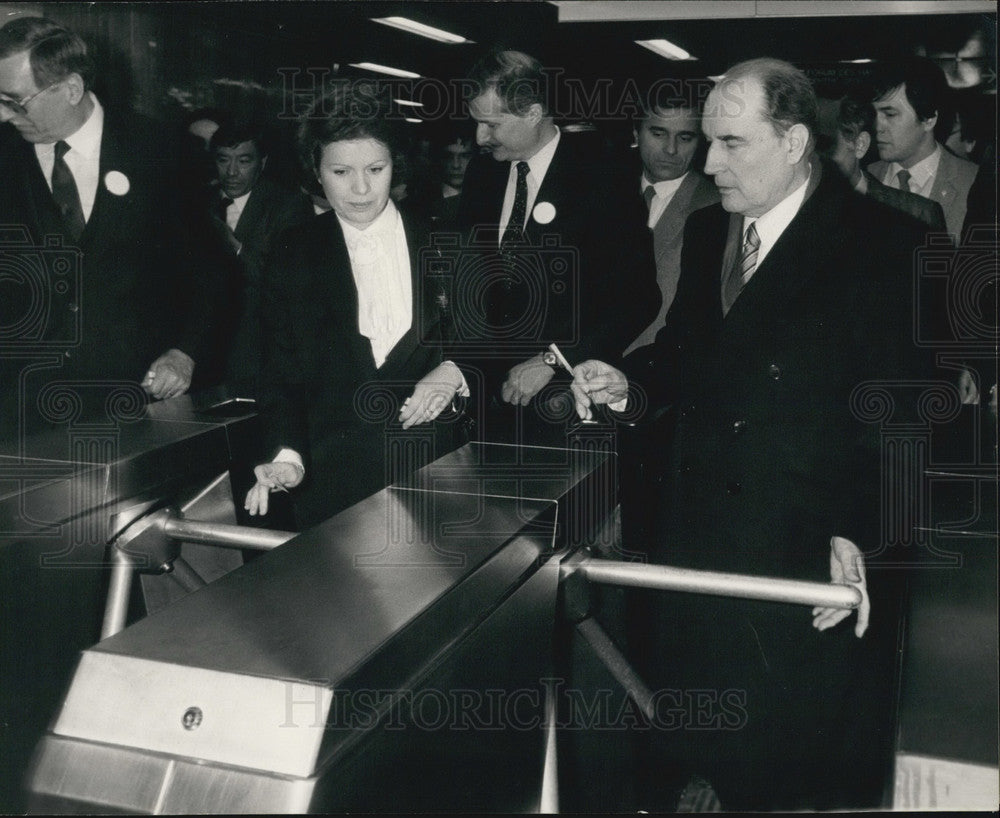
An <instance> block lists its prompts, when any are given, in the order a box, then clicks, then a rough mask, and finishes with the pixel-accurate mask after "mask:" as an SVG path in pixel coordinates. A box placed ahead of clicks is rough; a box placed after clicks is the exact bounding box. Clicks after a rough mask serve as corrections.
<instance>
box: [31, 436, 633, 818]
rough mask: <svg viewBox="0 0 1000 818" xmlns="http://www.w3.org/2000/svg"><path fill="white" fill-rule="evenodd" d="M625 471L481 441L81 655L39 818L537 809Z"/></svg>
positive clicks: (602, 462) (37, 776) (40, 777)
mask: <svg viewBox="0 0 1000 818" xmlns="http://www.w3.org/2000/svg"><path fill="white" fill-rule="evenodd" d="M611 476H612V472H611V460H610V457H609V455H607V454H605V453H604V452H602V451H599V450H596V449H593V448H589V447H587V446H582V447H581V448H565V449H557V448H545V447H516V446H504V445H490V444H470V445H468V446H466V447H464V448H463V449H460V450H458V451H456V452H454V453H452V454H451V455H448V456H446V457H444V458H442V459H440V460H438V461H436V462H435V463H434V464H431V466H428V467H427V468H425V469H423V470H421V471H420V472H418V473H417V474H416V475H414V477H413V478H412V479H411V480H409V481H408V482H407V483H406V484H405V485H397V486H394V487H391V488H388V489H385V490H383V491H381V492H379V493H377V494H375V495H373V496H372V497H370V498H368V499H367V500H365V501H363V502H362V503H359V504H357V505H355V506H353V507H352V508H350V509H347V510H346V511H344V512H342V513H341V514H339V515H337V516H336V517H334V518H333V519H331V520H329V521H327V522H326V523H324V524H323V525H321V526H318V527H317V528H315V529H313V530H312V531H310V532H307V533H305V534H303V535H301V536H299V537H297V538H295V539H294V540H292V541H290V542H288V543H287V544H286V545H284V546H282V547H281V548H278V549H276V550H274V551H271V552H269V553H267V554H265V555H263V556H261V557H260V558H258V559H257V560H254V561H253V562H251V563H249V564H247V565H245V566H244V567H243V568H241V569H238V570H237V571H234V572H233V573H231V574H229V575H227V576H225V577H223V578H221V579H220V580H218V581H216V582H214V583H212V584H211V585H209V586H207V587H205V588H203V589H201V590H199V591H196V592H195V593H192V594H190V595H189V596H187V597H185V598H184V599H182V600H180V601H179V602H177V603H175V604H174V605H171V606H169V607H167V608H165V609H163V610H162V611H159V612H157V613H155V614H153V615H151V616H149V617H147V618H146V619H143V620H141V621H139V622H137V623H136V624H134V625H132V626H131V627H129V628H126V629H125V630H124V631H122V632H121V633H118V634H117V635H115V636H112V637H110V638H109V639H106V640H104V641H103V642H101V643H99V644H98V645H96V646H95V647H93V648H91V649H90V650H87V651H85V652H84V653H83V655H82V658H81V661H80V665H79V667H78V669H77V673H76V676H75V678H74V681H73V684H72V686H71V687H70V691H69V694H68V695H67V698H66V701H65V703H64V705H63V708H62V710H61V712H60V713H59V715H58V716H57V718H56V719H55V721H54V723H53V726H52V730H51V731H50V733H49V734H48V735H47V736H46V737H45V738H44V739H43V741H42V743H41V745H40V747H39V751H38V755H37V760H36V765H35V769H34V773H33V776H32V779H31V785H30V787H31V790H32V792H33V804H32V809H33V810H37V811H42V810H62V811H65V810H67V809H74V810H79V809H84V810H88V809H89V810H93V809H98V810H100V811H107V810H115V811H118V810H122V811H126V812H150V813H156V812H189V811H190V812H237V813H239V812H301V811H322V810H327V811H329V810H333V811H351V810H364V811H372V810H374V811H389V810H405V811H421V810H441V809H448V810H458V809H464V810H475V811H482V810H491V811H492V810H504V811H533V810H535V809H537V808H538V806H539V795H540V792H541V788H542V780H541V779H542V770H543V759H544V752H545V738H546V736H545V732H544V730H543V729H542V727H543V724H544V718H545V710H546V685H547V679H548V677H549V676H550V675H551V667H550V662H551V655H552V645H551V639H552V632H553V624H554V617H555V610H556V591H557V586H558V579H559V577H558V562H557V561H553V560H551V559H550V557H551V556H552V554H553V553H554V552H555V551H556V549H557V548H558V547H559V546H560V545H561V544H562V543H563V542H564V541H565V537H566V536H567V534H568V533H570V532H572V533H573V535H574V536H575V537H577V538H579V539H578V540H577V541H585V540H586V538H587V536H588V534H593V533H594V532H595V531H596V530H597V528H598V526H599V524H600V523H602V522H603V521H604V520H606V518H607V517H608V514H609V512H610V510H611V508H612V507H613V506H612V505H611V504H612V503H613V491H612V486H613V483H612V480H611Z"/></svg>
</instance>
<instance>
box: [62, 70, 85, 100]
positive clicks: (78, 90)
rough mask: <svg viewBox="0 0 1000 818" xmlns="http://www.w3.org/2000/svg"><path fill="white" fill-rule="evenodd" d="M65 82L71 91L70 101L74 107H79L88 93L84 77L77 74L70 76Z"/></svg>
mask: <svg viewBox="0 0 1000 818" xmlns="http://www.w3.org/2000/svg"><path fill="white" fill-rule="evenodd" d="M63 82H65V83H66V88H67V89H68V90H69V101H70V102H71V103H72V104H73V105H78V104H79V103H80V100H81V99H83V95H84V94H85V93H86V92H87V87H86V86H85V85H84V83H83V77H81V76H80V75H79V74H77V73H73V74H70V75H69V76H68V77H66V79H65V80H63Z"/></svg>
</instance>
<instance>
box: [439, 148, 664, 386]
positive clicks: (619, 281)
mask: <svg viewBox="0 0 1000 818" xmlns="http://www.w3.org/2000/svg"><path fill="white" fill-rule="evenodd" d="M615 170H616V166H615V164H614V163H611V162H609V161H608V157H607V156H606V155H605V154H604V153H603V152H602V151H600V150H597V149H594V148H592V147H591V146H590V145H589V144H586V139H585V137H583V136H581V135H576V134H568V133H563V134H562V135H561V137H560V142H559V146H558V148H557V149H556V152H555V156H554V157H553V159H552V164H551V165H550V166H549V169H548V171H547V172H546V174H545V178H544V179H543V180H542V184H541V188H540V189H539V191H538V195H537V197H536V198H535V204H534V207H533V211H532V214H529V217H528V222H527V227H526V230H525V233H526V242H525V245H524V246H523V247H520V248H518V249H517V251H516V252H514V253H512V254H511V256H510V259H509V260H508V261H504V259H502V258H501V257H500V256H499V254H498V252H497V246H498V239H499V236H500V230H501V225H500V224H499V220H500V211H501V209H502V207H503V199H504V191H505V189H506V186H507V179H508V174H509V171H510V163H509V162H497V161H496V160H494V159H493V158H492V157H490V156H486V155H479V156H476V157H474V158H473V160H472V161H471V162H470V163H469V168H468V170H467V171H466V176H465V183H464V184H463V187H462V202H461V205H460V208H459V227H460V229H461V230H462V231H464V234H465V240H466V259H465V262H464V264H462V265H460V270H459V275H461V274H465V275H466V276H467V277H468V279H470V280H469V281H467V282H465V283H463V282H461V281H460V282H459V284H458V286H457V288H456V290H457V292H458V294H459V295H460V296H461V295H462V294H465V295H466V296H467V302H466V303H461V301H460V300H459V302H456V304H455V320H456V325H457V327H456V328H457V332H458V335H459V337H460V338H461V337H463V334H464V335H465V336H466V337H471V338H475V339H476V340H477V341H478V342H479V343H480V346H483V345H485V346H486V347H487V348H488V350H489V352H490V354H493V355H497V356H499V357H503V358H505V364H507V365H509V364H512V363H517V362H518V361H522V360H524V359H526V358H529V357H531V356H532V355H534V354H535V353H537V352H539V351H542V350H545V349H546V347H547V346H548V344H549V343H552V342H555V343H557V344H558V345H559V347H560V349H561V350H562V351H563V353H564V354H565V356H566V357H567V358H568V359H569V361H570V362H571V363H573V364H576V363H579V362H581V361H583V360H585V359H587V358H604V359H605V360H609V359H610V360H617V359H618V358H619V357H620V356H621V353H622V352H623V351H624V349H625V347H626V345H627V344H628V343H629V342H630V341H631V340H632V339H633V338H635V337H636V335H637V334H638V333H639V331H640V330H641V329H642V328H643V327H644V326H646V325H647V324H648V323H649V322H650V321H651V320H652V319H653V318H654V317H655V315H656V312H657V310H658V308H659V304H660V293H659V288H658V287H657V285H656V268H655V264H654V261H653V255H652V242H651V240H650V234H649V231H648V230H647V229H646V227H645V225H644V223H643V216H642V212H643V210H644V207H645V206H644V204H643V202H642V200H641V199H640V198H639V197H638V196H636V195H635V189H634V187H632V186H630V185H627V184H626V180H624V179H623V178H622V177H621V175H620V174H618V173H615ZM544 203H548V204H549V205H551V208H548V211H549V214H550V215H551V216H552V219H551V221H549V222H548V223H540V222H539V221H538V220H537V219H536V218H535V216H536V215H541V214H542V212H543V211H544V210H546V208H544V207H543V208H542V209H541V210H540V209H539V205H541V204H544ZM470 256H471V257H473V258H470ZM483 304H485V305H486V314H485V315H484V314H483V308H482V305H483ZM491 310H492V314H491ZM505 371H506V368H505V367H503V366H501V367H499V371H498V374H497V379H499V380H496V379H495V380H494V382H493V383H492V387H493V388H494V389H495V388H498V387H499V385H500V382H502V378H503V375H504V373H505Z"/></svg>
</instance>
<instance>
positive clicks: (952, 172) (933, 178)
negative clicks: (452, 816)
mask: <svg viewBox="0 0 1000 818" xmlns="http://www.w3.org/2000/svg"><path fill="white" fill-rule="evenodd" d="M948 93H949V92H948V84H947V82H946V81H945V78H944V73H943V72H942V71H941V69H940V68H939V67H938V66H937V65H935V64H934V62H932V61H931V60H929V59H926V58H922V57H914V58H912V59H910V60H907V61H906V62H903V63H898V64H889V65H887V66H885V67H884V68H882V69H881V70H880V72H879V74H878V76H877V77H876V79H875V97H874V100H873V104H874V105H875V112H876V120H875V140H876V144H877V145H878V155H879V160H880V161H878V162H875V163H873V164H872V165H870V166H869V168H868V170H869V171H870V172H871V174H872V176H874V177H875V178H876V179H878V180H879V181H880V182H882V183H883V184H885V185H887V186H889V187H894V188H897V189H900V190H907V191H910V192H911V193H916V194H918V195H919V196H923V197H924V198H926V199H930V200H932V201H935V202H937V203H938V204H940V205H941V208H942V209H943V210H944V217H945V221H946V222H947V224H948V232H949V233H951V234H952V235H953V236H954V237H955V239H956V241H961V240H962V237H961V236H960V235H959V232H960V231H961V229H962V222H963V221H964V219H965V210H966V200H967V199H968V196H969V188H970V187H972V182H973V180H974V179H975V178H976V172H977V170H978V168H977V167H976V165H975V164H974V163H972V162H969V161H968V160H965V159H959V158H958V157H957V156H955V155H954V154H952V153H950V152H949V151H947V150H945V149H944V147H943V146H942V145H941V144H940V143H939V142H938V140H937V139H936V138H935V134H936V133H940V134H941V135H942V136H946V135H947V134H948V133H949V131H950V130H951V118H952V116H953V113H952V111H951V110H950V108H949V105H948Z"/></svg>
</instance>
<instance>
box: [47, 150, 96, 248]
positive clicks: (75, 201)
mask: <svg viewBox="0 0 1000 818" xmlns="http://www.w3.org/2000/svg"><path fill="white" fill-rule="evenodd" d="M68 150H69V145H67V144H66V143H65V142H63V141H62V140H59V141H58V142H56V161H55V163H54V164H53V165H52V198H53V199H54V200H55V203H56V204H57V205H58V206H59V212H60V213H62V217H63V220H64V221H65V222H66V227H67V228H69V232H70V235H71V236H72V237H73V240H74V241H79V240H80V236H82V235H83V230H84V228H85V227H86V226H87V222H86V220H85V219H84V218H83V206H82V205H81V204H80V193H79V191H78V190H77V189H76V180H75V179H73V174H72V172H71V171H70V169H69V165H67V164H66V159H65V158H64V157H65V156H66V151H68Z"/></svg>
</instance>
